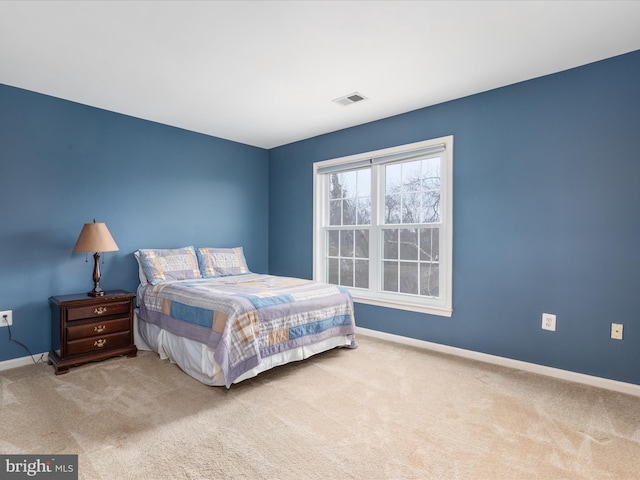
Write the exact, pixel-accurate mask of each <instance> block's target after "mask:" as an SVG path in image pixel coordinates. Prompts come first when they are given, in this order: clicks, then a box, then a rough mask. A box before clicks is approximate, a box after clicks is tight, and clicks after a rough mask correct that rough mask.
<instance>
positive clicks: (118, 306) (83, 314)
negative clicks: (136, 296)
mask: <svg viewBox="0 0 640 480" xmlns="http://www.w3.org/2000/svg"><path fill="white" fill-rule="evenodd" d="M130 305H131V302H128V301H127V302H117V303H116V302H111V303H106V302H105V303H103V304H101V305H91V306H88V307H75V308H69V309H68V313H67V320H69V321H72V320H82V319H85V318H96V317H107V316H111V315H118V314H123V313H124V314H129V308H130Z"/></svg>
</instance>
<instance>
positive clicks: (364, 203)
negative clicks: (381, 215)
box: [357, 197, 371, 225]
mask: <svg viewBox="0 0 640 480" xmlns="http://www.w3.org/2000/svg"><path fill="white" fill-rule="evenodd" d="M357 220H358V225H371V198H370V197H364V198H358V219H357Z"/></svg>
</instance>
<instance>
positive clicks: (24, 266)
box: [0, 85, 269, 361]
mask: <svg viewBox="0 0 640 480" xmlns="http://www.w3.org/2000/svg"><path fill="white" fill-rule="evenodd" d="M267 176H268V152H267V151H266V150H264V149H260V148H255V147H250V146H247V145H242V144H239V143H234V142H230V141H226V140H222V139H219V138H214V137H210V136H206V135H200V134H197V133H193V132H188V131H185V130H181V129H177V128H172V127H168V126H165V125H160V124H157V123H153V122H148V121H144V120H140V119H136V118H132V117H128V116H124V115H119V114H115V113H111V112H107V111H104V110H100V109H96V108H92V107H88V106H84V105H79V104H76V103H72V102H68V101H64V100H60V99H56V98H53V97H49V96H46V95H39V94H36V93H33V92H28V91H26V90H21V89H17V88H12V87H8V86H4V85H0V310H13V320H14V325H13V327H12V332H13V336H14V338H16V339H18V340H20V341H21V342H22V343H24V344H26V345H27V346H28V347H29V349H30V350H31V351H32V352H33V353H40V352H45V351H48V350H49V343H50V313H49V304H48V298H49V297H50V296H51V295H58V294H68V293H76V292H84V291H89V290H91V288H93V283H92V281H91V275H92V271H93V263H92V262H93V259H92V258H91V257H90V258H89V260H90V262H89V263H85V256H84V254H73V253H72V252H71V250H72V248H73V246H74V244H75V241H76V239H77V237H78V234H79V233H80V230H81V228H82V225H83V224H84V223H85V222H91V221H92V220H93V219H94V218H95V219H96V220H97V221H103V222H106V224H107V226H108V228H109V230H110V231H111V234H112V235H113V237H114V239H115V240H116V242H117V243H118V246H119V247H120V250H119V251H118V252H114V253H107V254H106V255H105V256H104V259H105V263H104V265H101V270H102V280H101V282H100V285H101V286H102V288H103V289H128V290H131V291H135V289H136V287H137V285H138V280H137V264H136V261H135V259H134V257H133V252H134V251H135V250H137V249H138V248H173V247H181V246H185V245H197V246H237V245H242V246H243V247H244V249H245V255H246V257H247V262H248V264H249V267H250V268H251V269H252V270H253V271H255V272H266V271H267V270H268V201H269V197H268V184H267V182H266V181H265V178H267ZM26 354H27V353H26V351H25V350H24V349H22V348H21V347H20V346H18V345H16V344H15V343H10V342H9V341H8V329H6V328H2V329H0V361H1V360H7V359H11V358H18V357H23V356H25V355H26Z"/></svg>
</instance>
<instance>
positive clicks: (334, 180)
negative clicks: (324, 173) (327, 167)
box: [329, 173, 342, 200]
mask: <svg viewBox="0 0 640 480" xmlns="http://www.w3.org/2000/svg"><path fill="white" fill-rule="evenodd" d="M341 198H342V185H340V177H339V176H338V174H337V173H332V174H331V175H330V177H329V200H339V199H341Z"/></svg>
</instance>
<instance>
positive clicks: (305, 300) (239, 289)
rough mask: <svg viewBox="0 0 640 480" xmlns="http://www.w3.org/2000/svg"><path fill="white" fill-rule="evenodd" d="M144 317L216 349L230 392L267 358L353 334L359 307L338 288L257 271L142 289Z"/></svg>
mask: <svg viewBox="0 0 640 480" xmlns="http://www.w3.org/2000/svg"><path fill="white" fill-rule="evenodd" d="M138 304H139V307H140V313H139V315H140V317H141V318H142V319H143V320H145V321H147V322H150V323H154V324H156V325H158V326H159V327H161V328H164V329H166V330H168V331H170V332H172V333H174V334H176V335H181V336H183V337H186V338H190V339H192V340H196V341H199V342H201V343H204V344H206V345H208V346H209V347H211V348H213V349H214V359H215V361H216V362H217V363H218V365H219V366H220V368H221V369H222V371H223V372H224V377H225V382H226V385H227V388H228V387H229V386H230V385H231V383H232V382H233V381H234V380H235V379H236V378H238V377H239V376H240V375H242V374H243V373H244V372H246V371H248V370H251V369H252V368H254V367H255V366H257V365H258V364H259V363H260V361H261V359H262V358H264V357H267V356H269V355H273V354H275V353H279V352H283V351H285V350H288V349H291V348H295V347H300V346H304V345H308V344H311V343H315V342H319V341H322V340H325V339H327V338H330V337H335V336H342V335H351V336H352V337H351V338H352V343H351V346H352V347H354V348H355V346H356V345H355V340H354V338H355V337H354V336H355V320H354V315H353V301H352V299H351V295H350V294H349V292H348V291H347V290H346V289H344V288H342V287H340V286H336V285H331V284H327V283H319V282H313V281H310V280H303V279H299V278H289V277H277V276H272V275H261V274H255V273H250V274H246V275H232V276H226V277H215V278H206V279H197V280H181V281H171V282H164V283H160V284H157V285H150V284H147V285H141V286H140V287H139V288H138Z"/></svg>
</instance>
